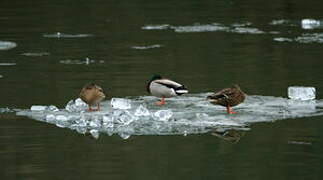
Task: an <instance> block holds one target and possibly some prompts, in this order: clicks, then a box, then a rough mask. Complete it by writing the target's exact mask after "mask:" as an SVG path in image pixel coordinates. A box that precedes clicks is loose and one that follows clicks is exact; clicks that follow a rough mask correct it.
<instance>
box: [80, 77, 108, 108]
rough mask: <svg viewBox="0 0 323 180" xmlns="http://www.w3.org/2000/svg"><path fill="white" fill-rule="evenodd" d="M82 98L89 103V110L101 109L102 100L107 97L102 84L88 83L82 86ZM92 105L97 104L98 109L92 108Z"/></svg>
mask: <svg viewBox="0 0 323 180" xmlns="http://www.w3.org/2000/svg"><path fill="white" fill-rule="evenodd" d="M80 98H81V99H82V100H83V101H84V102H86V103H87V104H88V105H89V111H99V110H100V102H101V101H102V100H103V99H104V98H105V95H104V93H103V90H102V88H101V87H100V86H98V85H96V84H94V83H88V84H86V85H85V86H84V87H83V88H82V90H81V92H80ZM92 105H97V109H92V108H91V106H92Z"/></svg>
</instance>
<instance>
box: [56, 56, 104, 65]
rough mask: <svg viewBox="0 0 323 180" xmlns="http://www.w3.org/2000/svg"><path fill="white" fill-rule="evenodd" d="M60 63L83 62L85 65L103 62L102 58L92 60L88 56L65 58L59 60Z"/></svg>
mask: <svg viewBox="0 0 323 180" xmlns="http://www.w3.org/2000/svg"><path fill="white" fill-rule="evenodd" d="M59 62H60V63H62V64H74V65H75V64H85V65H90V64H95V63H100V64H102V63H104V60H94V59H90V58H88V57H87V58H85V59H65V60H60V61H59Z"/></svg>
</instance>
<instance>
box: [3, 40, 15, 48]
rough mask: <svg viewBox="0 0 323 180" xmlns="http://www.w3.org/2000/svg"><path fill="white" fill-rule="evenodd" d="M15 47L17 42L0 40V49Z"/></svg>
mask: <svg viewBox="0 0 323 180" xmlns="http://www.w3.org/2000/svg"><path fill="white" fill-rule="evenodd" d="M15 47H17V44H16V43H15V42H11V41H0V50H9V49H12V48H15Z"/></svg>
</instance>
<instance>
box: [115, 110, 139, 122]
mask: <svg viewBox="0 0 323 180" xmlns="http://www.w3.org/2000/svg"><path fill="white" fill-rule="evenodd" d="M113 116H114V117H113V118H114V120H115V122H116V123H118V124H121V125H129V124H130V123H132V122H133V121H135V120H137V119H138V117H136V116H133V115H132V114H131V113H130V112H129V111H127V110H125V111H114V112H113Z"/></svg>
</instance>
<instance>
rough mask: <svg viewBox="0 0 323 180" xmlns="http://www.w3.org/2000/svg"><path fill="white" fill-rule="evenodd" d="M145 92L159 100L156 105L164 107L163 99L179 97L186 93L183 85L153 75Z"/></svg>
mask: <svg viewBox="0 0 323 180" xmlns="http://www.w3.org/2000/svg"><path fill="white" fill-rule="evenodd" d="M147 91H148V93H150V94H151V95H153V96H156V97H159V98H161V101H159V102H157V103H156V104H157V105H164V104H165V98H169V97H175V96H180V95H182V94H186V93H188V90H187V89H186V87H185V86H184V85H181V84H179V83H177V82H175V81H172V80H169V79H164V78H162V77H161V76H160V75H154V76H153V77H152V78H151V79H150V81H149V82H148V84H147Z"/></svg>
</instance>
